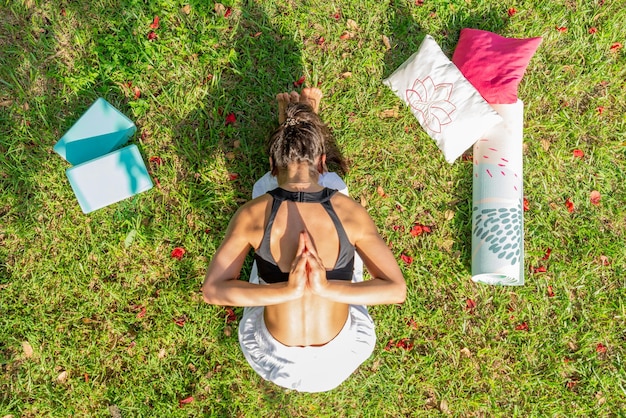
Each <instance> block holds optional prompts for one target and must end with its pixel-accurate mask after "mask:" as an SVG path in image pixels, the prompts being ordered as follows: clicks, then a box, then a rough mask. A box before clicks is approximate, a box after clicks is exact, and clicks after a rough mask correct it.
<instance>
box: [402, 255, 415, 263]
mask: <svg viewBox="0 0 626 418" xmlns="http://www.w3.org/2000/svg"><path fill="white" fill-rule="evenodd" d="M400 258H401V259H402V261H404V262H405V263H406V264H407V265H409V266H410V265H411V263H413V257H410V256H408V255H406V254H402V255H401V256H400Z"/></svg>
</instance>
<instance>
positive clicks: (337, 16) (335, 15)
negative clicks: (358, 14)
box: [333, 12, 341, 20]
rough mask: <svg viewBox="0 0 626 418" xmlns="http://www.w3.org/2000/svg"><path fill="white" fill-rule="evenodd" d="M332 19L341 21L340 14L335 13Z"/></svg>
mask: <svg viewBox="0 0 626 418" xmlns="http://www.w3.org/2000/svg"><path fill="white" fill-rule="evenodd" d="M333 19H335V20H339V19H341V13H340V12H337V13H335V14H334V15H333Z"/></svg>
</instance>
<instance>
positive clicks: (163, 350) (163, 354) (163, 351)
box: [157, 348, 167, 359]
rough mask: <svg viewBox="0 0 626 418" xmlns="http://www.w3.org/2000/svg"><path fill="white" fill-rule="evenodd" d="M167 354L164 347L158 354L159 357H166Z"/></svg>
mask: <svg viewBox="0 0 626 418" xmlns="http://www.w3.org/2000/svg"><path fill="white" fill-rule="evenodd" d="M166 354H167V353H166V352H165V348H162V349H160V350H159V354H157V358H159V359H164V358H165V355H166Z"/></svg>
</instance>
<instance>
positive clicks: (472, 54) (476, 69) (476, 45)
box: [452, 28, 542, 104]
mask: <svg viewBox="0 0 626 418" xmlns="http://www.w3.org/2000/svg"><path fill="white" fill-rule="evenodd" d="M541 41H542V38H528V39H517V38H505V37H503V36H500V35H497V34H495V33H493V32H488V31H484V30H479V29H468V28H465V29H461V35H460V37H459V43H458V44H457V46H456V49H455V50H454V55H453V56H452V62H454V64H455V65H456V66H457V67H458V68H459V70H461V72H462V73H463V75H464V76H465V78H467V79H468V80H469V82H470V83H472V85H474V87H476V90H478V92H479V93H480V94H481V95H482V96H483V97H484V98H485V100H486V101H487V102H488V103H490V104H503V103H515V102H516V101H517V87H518V85H519V83H520V81H521V80H522V77H523V76H524V71H526V67H527V66H528V62H529V61H530V59H531V58H532V56H533V55H534V54H535V51H536V50H537V48H538V47H539V44H540V43H541Z"/></svg>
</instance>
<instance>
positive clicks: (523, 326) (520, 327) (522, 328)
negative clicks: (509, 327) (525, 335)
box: [515, 322, 528, 331]
mask: <svg viewBox="0 0 626 418" xmlns="http://www.w3.org/2000/svg"><path fill="white" fill-rule="evenodd" d="M515 330H516V331H528V324H527V323H526V322H522V323H521V324H519V325H518V326H516V327H515Z"/></svg>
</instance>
